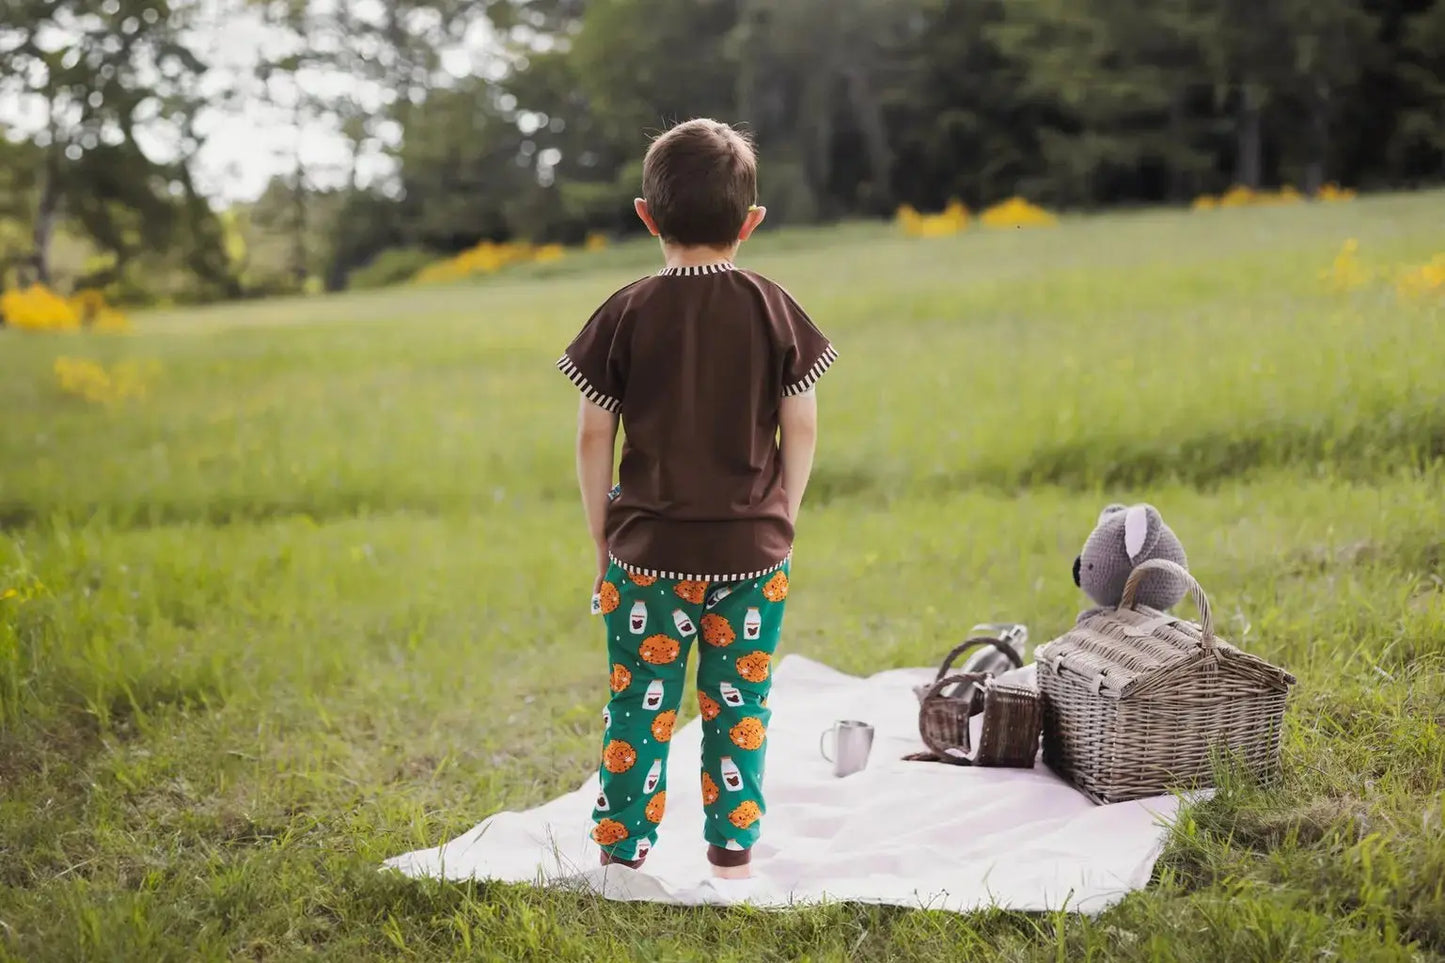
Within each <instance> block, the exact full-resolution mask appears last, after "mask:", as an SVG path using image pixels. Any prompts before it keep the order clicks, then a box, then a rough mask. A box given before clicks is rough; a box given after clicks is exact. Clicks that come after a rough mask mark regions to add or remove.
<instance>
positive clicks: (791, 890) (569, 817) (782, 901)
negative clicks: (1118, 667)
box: [386, 655, 1178, 913]
mask: <svg viewBox="0 0 1445 963" xmlns="http://www.w3.org/2000/svg"><path fill="white" fill-rule="evenodd" d="M774 671H775V676H774V683H773V691H772V694H771V696H770V697H769V706H770V707H771V708H772V710H773V718H772V723H771V725H770V726H769V727H768V744H769V747H768V763H767V780H766V792H767V816H766V817H765V819H764V822H763V835H762V838H761V839H760V840H759V842H758V843H757V845H756V847H755V848H754V851H753V856H754V859H753V872H754V878H753V879H751V880H746V881H722V880H714V879H711V878H710V873H709V867H708V865H707V861H706V858H705V856H704V847H705V844H704V843H703V839H702V822H703V815H702V799H701V794H702V791H701V787H700V786H699V784H698V779H697V778H696V776H695V774H696V772H697V771H698V765H697V760H698V756H699V749H700V733H701V728H700V722H699V720H697V719H696V718H694V719H693V721H692V722H690V723H689V724H688V725H686V726H684V727H683V728H682V729H680V730H678V732H677V733H676V734H675V735H674V736H673V739H672V757H671V762H670V764H669V767H668V768H669V771H670V773H671V778H670V780H669V782H668V787H667V814H666V815H665V816H664V817H663V821H662V824H661V826H660V827H659V830H658V839H657V845H656V846H655V847H654V848H653V850H652V852H651V854H650V855H649V856H648V858H647V863H646V865H645V866H644V867H643V868H642V869H641V870H631V869H628V868H626V867H620V866H609V867H606V868H603V867H601V866H599V865H598V851H597V847H596V845H595V844H594V843H592V841H591V840H590V839H589V838H588V832H589V831H590V830H591V821H590V817H591V808H592V802H593V800H594V799H596V797H597V789H598V786H597V777H596V776H595V775H594V776H593V777H592V778H591V779H589V780H588V781H587V782H586V783H585V784H584V785H582V786H581V787H580V788H578V789H577V791H576V792H573V793H569V794H567V795H565V796H562V797H560V798H558V799H554V800H552V801H551V802H549V803H546V804H544V805H541V806H538V807H537V808H535V809H530V810H527V811H526V812H520V813H518V812H502V813H497V814H496V815H494V816H490V817H488V818H487V819H484V820H483V821H482V822H481V823H480V824H479V825H477V826H476V827H475V828H473V829H471V830H470V831H468V832H466V833H464V834H462V835H461V836H458V837H457V838H456V839H453V840H451V841H450V842H448V843H445V844H444V845H442V846H439V847H437V848H435V849H425V850H419V851H417V852H413V853H407V854H406V855H403V856H397V857H395V858H393V859H390V860H387V862H386V866H387V867H389V868H392V869H396V870H400V871H401V872H402V873H405V874H407V875H408V876H413V877H426V876H431V877H442V878H446V879H453V880H460V879H468V878H476V879H492V880H500V881H505V882H512V883H535V884H536V885H539V886H556V887H564V888H569V889H585V890H590V891H592V892H595V893H597V894H600V895H601V896H604V897H606V898H608V899H616V900H650V901H653V902H659V903H678V904H688V905H697V904H731V903H750V904H752V905H755V906H763V907H784V906H795V905H799V904H805V903H818V902H841V901H853V902H861V903H889V904H894V905H899V906H912V907H927V908H932V909H944V910H952V911H954V912H968V911H972V910H977V909H981V908H985V907H989V906H997V907H1001V908H1004V909H1013V910H1034V911H1043V910H1056V909H1067V910H1071V911H1076V912H1082V913H1097V912H1099V911H1101V910H1103V909H1104V908H1106V907H1108V906H1109V905H1111V904H1113V903H1115V902H1117V901H1118V900H1119V899H1121V898H1123V896H1124V895H1125V894H1126V893H1128V892H1129V891H1131V890H1135V889H1140V888H1142V887H1143V886H1144V885H1145V884H1146V883H1147V882H1148V880H1149V875H1150V872H1151V870H1152V868H1153V866H1154V861H1155V860H1156V859H1157V858H1158V855H1159V851H1160V849H1161V847H1162V844H1163V841H1164V837H1165V835H1166V833H1167V823H1168V822H1170V821H1172V819H1173V818H1174V815H1175V812H1176V810H1177V806H1178V800H1177V799H1175V798H1173V797H1168V796H1164V797H1156V798H1153V799H1148V800H1141V801H1139V802H1131V803H1119V804H1116V805H1112V806H1095V805H1094V804H1093V803H1091V802H1090V801H1089V800H1088V799H1086V798H1085V797H1084V796H1083V795H1081V794H1080V793H1078V792H1077V791H1075V790H1074V789H1072V788H1071V787H1070V786H1068V785H1067V784H1066V783H1064V782H1062V781H1061V780H1060V779H1059V778H1058V777H1057V776H1055V775H1054V774H1053V773H1052V772H1051V771H1050V770H1049V769H1048V768H1046V767H1045V766H1044V765H1043V764H1042V763H1041V762H1040V763H1039V765H1038V766H1036V767H1035V768H1034V769H973V768H967V767H958V766H950V765H942V764H939V763H928V762H905V761H903V760H902V758H901V757H902V756H904V755H906V754H908V753H910V752H916V751H919V750H922V749H923V745H922V742H921V741H920V739H919V736H918V702H917V698H916V697H915V695H914V694H913V692H912V691H911V687H912V686H913V685H914V684H915V683H918V682H922V681H926V680H928V679H930V678H931V676H932V672H931V670H927V669H896V670H892V671H889V672H882V673H879V674H877V675H874V676H872V677H870V678H857V677H855V676H849V675H844V674H843V673H841V672H837V671H835V670H833V669H830V668H828V667H827V666H825V665H822V664H820V663H818V662H814V661H812V660H809V659H806V658H803V657H801V656H797V655H790V656H788V657H786V658H784V659H782V660H781V661H780V662H779V663H777V665H776V668H775V670H774ZM1032 671H1033V666H1025V667H1024V669H1022V670H1020V672H1019V674H1021V675H1022V676H1024V677H1028V676H1031V675H1032ZM837 719H860V720H863V721H865V722H868V723H871V724H872V725H873V726H875V727H876V736H875V739H874V743H873V752H872V755H871V757H870V758H869V762H868V767H867V769H865V770H864V771H862V772H859V773H855V774H853V775H851V776H847V777H844V778H842V779H839V778H835V777H834V776H833V774H832V767H831V766H830V765H829V763H827V762H826V761H824V760H823V758H822V757H821V756H820V755H819V752H818V737H819V734H820V732H821V731H822V730H824V729H826V728H828V727H829V726H830V725H831V723H832V722H833V721H834V720H837ZM974 721H975V724H977V723H978V721H979V720H978V718H977V717H975V720H974ZM599 724H600V723H599Z"/></svg>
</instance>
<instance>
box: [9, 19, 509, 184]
mask: <svg viewBox="0 0 1445 963" xmlns="http://www.w3.org/2000/svg"><path fill="white" fill-rule="evenodd" d="M322 2H327V0H322ZM334 2H345V3H351V4H352V8H353V10H360V11H363V12H365V11H366V10H369V9H375V8H376V7H377V5H378V4H379V3H380V0H334ZM199 3H200V8H201V10H202V17H201V18H200V20H201V25H200V26H198V27H196V28H195V29H194V30H193V32H192V37H191V43H192V46H193V49H195V50H196V52H197V53H198V54H199V55H200V57H201V59H202V60H203V61H204V62H206V63H207V64H209V65H210V67H211V69H210V71H209V72H208V73H207V75H206V78H205V82H204V89H205V90H206V92H207V95H208V99H209V100H210V101H211V102H212V103H213V104H214V105H215V106H212V107H210V108H207V109H206V110H204V111H203V112H202V114H201V116H200V118H199V120H198V122H197V128H198V133H199V134H200V135H201V136H202V137H203V138H204V141H203V144H202V146H201V149H200V151H199V153H198V155H197V160H196V164H195V166H194V168H193V174H194V176H195V177H196V181H197V187H198V188H199V189H200V191H201V193H202V194H203V195H205V196H207V197H210V198H212V199H213V202H214V203H216V204H218V205H221V206H223V205H225V204H227V203H234V202H238V201H249V200H254V199H255V198H256V197H258V196H259V195H260V194H261V192H262V191H263V190H265V188H266V185H267V184H268V183H269V182H270V180H271V178H272V177H274V176H275V175H277V174H289V173H290V172H291V171H292V170H293V169H294V166H295V159H296V157H297V156H298V152H299V156H300V159H301V161H302V164H303V165H304V167H305V168H306V170H307V179H308V183H310V185H311V186H312V187H316V188H324V187H334V186H341V185H342V184H344V183H345V181H346V177H347V175H348V173H349V171H350V165H351V147H350V144H349V143H348V141H347V139H346V138H344V137H343V136H342V135H341V133H340V130H339V128H338V124H337V122H336V121H335V119H334V118H327V117H320V118H315V119H313V120H312V121H311V122H310V123H308V124H306V125H304V126H303V127H301V128H300V129H298V128H297V127H296V125H295V123H294V115H293V112H292V110H291V109H290V108H289V106H287V104H289V103H294V100H293V99H292V98H293V97H294V94H295V90H296V84H292V83H291V81H290V80H289V79H287V78H285V77H283V76H281V75H278V78H277V79H275V80H273V82H272V86H271V88H270V97H269V98H266V97H263V96H262V94H263V91H262V89H261V86H260V82H259V81H257V80H256V79H255V77H254V70H255V67H256V66H257V64H259V63H261V62H263V60H268V59H275V58H277V57H280V56H284V55H285V54H286V53H287V52H289V50H290V46H291V43H290V39H289V38H288V37H287V35H286V34H285V33H284V32H283V31H280V30H277V29H275V28H273V27H270V26H268V25H267V24H265V23H264V22H263V21H262V19H261V17H260V16H259V14H258V13H257V12H256V11H254V10H250V9H247V10H241V9H238V5H237V4H236V3H235V2H234V0H199ZM50 43H51V44H53V45H55V46H58V47H62V48H63V47H64V45H65V39H64V37H63V36H62V35H60V34H59V33H57V34H55V35H53V36H52V37H51V38H50ZM441 60H442V65H443V68H444V69H445V71H446V73H447V74H448V75H449V76H452V77H462V76H467V75H473V74H477V73H486V74H494V75H495V74H496V73H497V72H499V71H501V70H503V69H505V68H504V64H503V63H502V61H501V58H500V57H499V56H498V55H497V53H496V45H495V43H494V42H493V38H492V35H491V31H490V28H489V26H488V25H487V24H485V23H484V22H482V23H478V24H475V25H474V27H473V29H472V30H471V31H469V32H468V34H467V36H466V38H465V40H464V41H463V42H462V43H461V44H459V45H457V46H456V47H453V48H450V49H446V50H443V51H441ZM296 79H297V83H298V84H299V85H300V86H301V87H302V88H303V89H305V90H307V91H308V92H310V93H315V94H322V95H332V94H339V93H349V94H350V95H352V96H354V97H355V98H356V99H357V101H358V102H359V103H361V104H362V106H363V108H364V109H366V110H368V111H377V112H379V111H380V110H381V109H382V107H383V106H384V104H385V103H386V102H387V101H388V99H389V98H392V97H394V94H392V93H390V92H388V91H386V90H384V89H382V88H380V87H379V86H377V85H375V84H369V83H367V82H365V81H364V80H362V79H360V78H355V77H349V76H345V75H342V74H340V73H338V72H335V71H331V72H322V71H318V70H309V71H304V72H302V73H300V74H299V75H298V76H297V78H296ZM227 92H239V93H240V96H235V97H231V98H225V97H223V95H224V94H226V93H227ZM227 99H229V101H230V102H229V103H222V101H223V100H227ZM44 117H45V113H44V106H43V103H41V102H40V101H39V100H38V99H37V98H27V97H25V96H22V95H19V94H17V93H16V92H14V91H10V90H6V89H4V88H0V126H4V127H6V128H8V129H10V130H11V131H15V132H19V133H20V134H21V135H30V134H33V133H34V132H35V131H37V130H41V129H43V127H44ZM373 133H374V134H375V140H374V141H373V142H372V143H371V145H370V147H369V149H368V150H366V151H363V153H362V156H361V157H360V159H359V161H358V177H359V180H360V181H361V182H362V183H363V185H365V184H368V183H379V184H381V185H383V186H384V185H385V183H386V181H387V179H388V178H389V177H390V176H391V175H392V174H393V169H392V168H393V165H392V163H391V161H390V159H389V158H388V157H387V156H386V155H385V153H384V151H383V147H385V146H391V145H394V144H395V143H396V141H397V140H398V139H399V137H400V130H399V129H398V128H396V126H395V125H394V124H377V125H376V126H375V128H374V130H373ZM12 136H13V135H12ZM136 139H137V141H138V142H139V143H140V146H141V148H142V149H143V150H144V151H145V152H146V153H147V155H149V156H150V157H152V158H153V159H155V160H163V159H168V158H170V157H174V156H175V153H176V145H177V135H176V132H175V131H173V130H172V129H171V128H170V126H169V125H168V124H166V123H164V122H163V121H160V120H156V121H153V122H150V123H147V124H143V125H142V126H141V128H140V129H139V130H138V132H137V135H136Z"/></svg>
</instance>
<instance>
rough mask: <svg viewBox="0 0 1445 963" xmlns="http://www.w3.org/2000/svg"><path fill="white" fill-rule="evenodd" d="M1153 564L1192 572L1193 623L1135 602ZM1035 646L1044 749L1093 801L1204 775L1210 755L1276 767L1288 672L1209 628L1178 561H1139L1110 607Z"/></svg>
mask: <svg viewBox="0 0 1445 963" xmlns="http://www.w3.org/2000/svg"><path fill="white" fill-rule="evenodd" d="M1150 572H1167V573H1171V574H1173V575H1175V576H1177V577H1180V578H1183V579H1185V580H1186V581H1187V582H1188V585H1189V594H1190V597H1191V598H1192V599H1193V600H1194V604H1195V605H1196V606H1197V607H1198V609H1199V624H1197V625H1196V624H1195V623H1193V622H1189V621H1186V620H1184V619H1181V618H1177V617H1175V616H1172V615H1169V614H1167V613H1164V612H1160V611H1158V610H1156V609H1151V608H1149V607H1147V606H1137V607H1136V606H1135V605H1134V596H1135V593H1136V591H1137V590H1138V588H1139V584H1140V582H1141V581H1142V580H1143V579H1144V578H1145V577H1146V576H1147V575H1148V574H1149V573H1150ZM1035 656H1036V660H1037V663H1038V681H1039V689H1040V692H1041V693H1042V695H1043V701H1044V734H1043V742H1044V761H1045V762H1046V763H1047V764H1048V765H1049V766H1051V767H1052V768H1053V769H1054V770H1055V771H1057V772H1058V773H1059V774H1060V775H1062V776H1063V777H1064V778H1065V779H1068V780H1069V781H1070V782H1072V783H1073V784H1074V785H1075V786H1077V787H1078V788H1079V789H1080V790H1081V791H1082V792H1083V793H1084V794H1085V795H1087V796H1088V797H1089V798H1091V799H1093V800H1094V801H1095V802H1099V803H1110V802H1122V801H1124V800H1127V799H1139V798H1142V797H1145V796H1154V795H1159V794H1161V793H1165V792H1168V791H1169V790H1171V789H1175V788H1202V787H1207V786H1210V785H1212V777H1213V772H1214V761H1215V758H1216V756H1226V757H1233V758H1234V759H1236V760H1238V761H1240V762H1242V763H1243V765H1244V766H1245V767H1246V768H1247V769H1248V770H1249V771H1250V772H1252V773H1253V774H1254V775H1255V776H1257V777H1258V778H1260V779H1262V780H1265V781H1268V780H1271V779H1273V778H1274V777H1275V776H1276V775H1277V774H1278V771H1279V740H1280V726H1281V724H1282V722H1283V719H1284V708H1285V700H1286V698H1287V696H1288V694H1289V687H1290V686H1292V685H1293V684H1294V681H1295V680H1294V676H1292V675H1290V674H1289V673H1288V672H1286V671H1284V670H1283V669H1281V668H1279V667H1277V666H1274V665H1271V664H1269V663H1268V662H1266V661H1264V660H1263V659H1261V658H1259V657H1257V656H1254V655H1250V654H1249V653H1248V652H1242V651H1240V650H1239V649H1237V648H1235V647H1234V646H1232V645H1230V644H1229V643H1228V642H1225V641H1224V640H1222V639H1218V638H1216V637H1215V635H1214V616H1213V614H1212V613H1211V611H1210V608H1209V599H1208V598H1207V597H1206V596H1205V594H1204V590H1203V589H1202V588H1201V587H1200V585H1199V583H1198V582H1196V581H1195V580H1194V578H1193V576H1191V575H1190V574H1189V573H1188V571H1186V570H1185V569H1184V568H1183V567H1182V566H1180V565H1176V564H1175V563H1173V562H1168V561H1165V560H1163V559H1153V560H1151V561H1148V562H1144V563H1143V564H1142V565H1140V566H1139V567H1138V568H1136V569H1135V570H1134V571H1133V573H1131V574H1130V576H1129V581H1128V582H1127V583H1126V585H1125V586H1124V596H1123V599H1122V600H1121V601H1120V603H1119V607H1118V608H1117V609H1100V610H1095V611H1092V612H1087V613H1085V614H1084V615H1082V616H1080V618H1079V621H1078V622H1077V624H1075V626H1074V627H1073V628H1072V629H1071V630H1070V631H1069V632H1067V633H1065V634H1064V635H1062V636H1060V637H1059V638H1057V639H1055V640H1053V641H1052V642H1050V643H1048V644H1047V645H1044V646H1042V647H1040V648H1039V650H1038V652H1037V653H1036V654H1035Z"/></svg>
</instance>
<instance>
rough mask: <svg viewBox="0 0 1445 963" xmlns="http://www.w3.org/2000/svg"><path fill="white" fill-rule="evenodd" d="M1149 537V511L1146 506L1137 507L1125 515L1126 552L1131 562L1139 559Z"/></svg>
mask: <svg viewBox="0 0 1445 963" xmlns="http://www.w3.org/2000/svg"><path fill="white" fill-rule="evenodd" d="M1148 536H1149V509H1148V507H1147V506H1144V505H1135V506H1134V507H1133V508H1131V509H1129V510H1128V511H1127V512H1126V513H1125V515H1124V552H1125V554H1127V555H1128V556H1129V561H1131V562H1132V561H1133V560H1134V559H1135V558H1137V557H1138V555H1139V553H1140V552H1142V551H1143V550H1144V540H1145V539H1146V538H1148Z"/></svg>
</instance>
